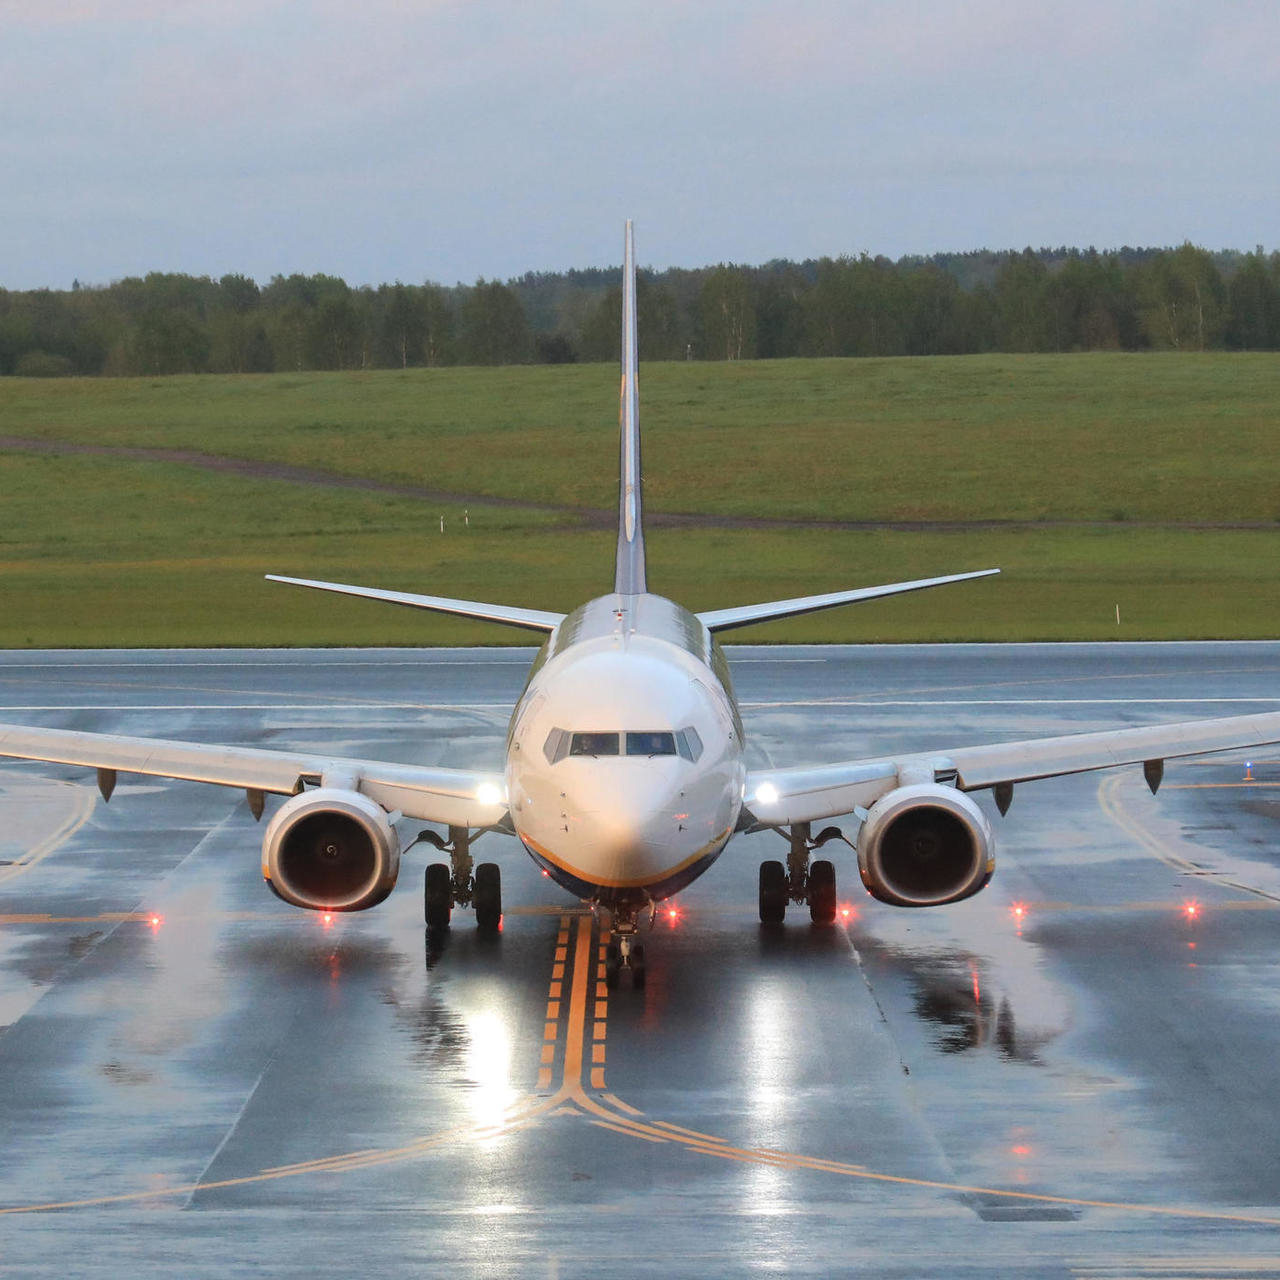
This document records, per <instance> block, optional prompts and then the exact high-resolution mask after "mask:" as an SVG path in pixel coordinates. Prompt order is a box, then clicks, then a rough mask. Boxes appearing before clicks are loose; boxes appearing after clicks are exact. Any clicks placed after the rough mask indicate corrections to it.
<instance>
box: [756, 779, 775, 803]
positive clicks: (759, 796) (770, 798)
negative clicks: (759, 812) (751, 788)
mask: <svg viewBox="0 0 1280 1280" xmlns="http://www.w3.org/2000/svg"><path fill="white" fill-rule="evenodd" d="M756 800H757V801H758V802H759V803H760V804H777V803H778V788H777V787H775V786H774V785H773V783H772V782H762V783H761V784H760V785H759V786H758V787H757V788H756Z"/></svg>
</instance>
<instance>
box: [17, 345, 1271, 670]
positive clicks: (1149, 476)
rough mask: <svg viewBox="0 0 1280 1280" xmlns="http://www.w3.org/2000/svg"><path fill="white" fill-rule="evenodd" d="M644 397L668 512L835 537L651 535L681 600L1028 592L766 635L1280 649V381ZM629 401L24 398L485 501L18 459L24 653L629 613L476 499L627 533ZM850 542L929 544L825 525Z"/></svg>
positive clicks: (835, 383)
mask: <svg viewBox="0 0 1280 1280" xmlns="http://www.w3.org/2000/svg"><path fill="white" fill-rule="evenodd" d="M641 382H642V404H641V413H642V419H643V421H644V428H645V441H644V444H645V467H646V472H645V474H646V500H647V502H648V504H649V506H650V507H651V508H652V509H654V510H659V511H668V512H705V513H710V514H712V515H718V516H721V517H723V518H725V519H726V520H732V519H735V518H742V517H773V518H783V519H787V520H794V521H799V522H801V527H777V528H769V527H756V528H751V529H743V528H732V527H715V526H714V525H707V526H698V527H690V528H679V529H651V530H650V533H649V553H650V578H651V585H652V586H653V587H654V589H656V590H659V591H662V592H663V593H664V594H670V595H672V596H674V597H675V598H677V599H679V600H680V601H681V602H682V603H685V604H688V605H689V606H691V607H694V608H710V607H716V606H720V605H726V604H732V603H740V602H746V601H751V600H758V599H769V598H774V597H778V596H791V595H800V594H807V593H809V592H817V591H828V590H834V589H836V588H839V587H842V586H846V585H859V584H863V583H870V582H876V581H885V580H892V579H896V578H900V577H915V576H924V575H931V574H938V573H946V572H957V571H962V570H966V569H975V568H985V567H988V566H993V565H998V566H1000V567H1001V568H1003V569H1004V570H1005V573H1004V576H1003V577H1001V578H999V579H995V580H994V581H991V582H983V583H978V584H973V585H965V586H960V587H955V588H948V589H944V590H941V591H938V592H930V593H926V594H923V595H918V596H910V597H905V598H902V599H898V600H892V601H885V602H881V603H878V604H874V605H864V606H860V607H856V608H852V609H846V610H839V611H835V612H832V613H828V614H821V615H815V616H812V617H808V618H801V619H794V620H791V621H789V622H784V623H776V624H771V625H769V626H767V627H760V628H756V629H754V630H752V631H743V632H741V633H737V636H736V637H735V638H741V639H742V640H824V641H825V640H868V639H876V640H934V639H996V640H1013V639H1031V638H1037V639H1110V638H1124V639H1136V638H1172V637H1212V636H1236V637H1264V636H1277V635H1280V593H1278V592H1277V591H1276V578H1277V570H1278V569H1280V409H1278V408H1277V406H1278V405H1280V359H1277V358H1276V357H1275V356H1274V355H1257V356H1255V355H1220V354H1219V355H1205V356H1195V355H1141V356H1133V355H1114V356H1113V355H1087V356H1050V357H1032V356H1025V357H1016V356H992V357H964V358H956V359H922V360H860V361H842V360H827V361H778V362H758V363H745V364H715V365H710V364H687V365H686V364H671V365H650V366H645V367H644V368H643V369H642V371H641ZM616 396H617V388H616V372H615V370H613V369H612V368H610V367H607V366H580V367H573V366H569V367H563V366H562V367H534V368H510V369H491V370H482V369H442V370H415V371H409V372H407V373H397V372H378V373H368V374H300V375H275V376H267V377H239V378H237V377H198V378H197V377H191V378H186V377H183V378H165V379H155V380H145V379H133V380H113V379H98V380H65V381H60V380H51V381H36V380H19V379H3V380H0V434H3V435H6V436H14V437H24V438H29V439H39V440H45V441H49V440H54V441H63V442H67V443H73V444H74V443H79V444H94V445H104V444H105V445H110V446H131V447H144V448H149V449H175V448H176V449H189V450H196V451H199V452H202V453H206V454H214V455H220V456H224V457H231V458H238V459H249V460H256V461H277V462H285V463H290V464H293V465H297V466H306V467H313V468H323V469H326V470H329V471H333V472H337V473H340V474H342V475H347V476H363V477H369V478H373V479H378V480H392V481H398V482H403V483H408V484H414V485H421V486H431V487H435V488H438V489H443V490H448V491H450V492H452V493H455V494H457V495H458V498H457V500H456V501H453V502H448V501H423V500H422V499H420V498H413V497H403V496H393V495H387V494H378V493H368V492H361V491H356V490H349V489H342V488H335V487H332V486H329V485H317V484H299V483H286V482H284V481H281V480H277V479H270V478H254V477H245V476H238V475H229V474H220V473H212V472H209V471H206V470H203V469H200V468H197V467H193V466H188V465H179V464H176V463H173V462H163V461H156V460H138V459H127V458H123V457H119V456H94V457H90V456H85V455H77V454H65V455H63V454H55V455H47V454H46V455H38V454H34V453H30V452H26V451H23V450H20V449H19V450H6V451H4V452H0V495H3V502H2V503H0V592H2V593H3V594H2V596H0V599H2V600H3V604H2V605H0V645H5V646H52V645H163V644H178V645H197V644H200V645H203V644H420V643H442V644H444V643H467V642H481V643H485V642H487V643H504V642H507V643H528V641H529V639H530V637H528V636H526V635H522V634H521V633H519V632H510V631H507V630H505V629H501V628H494V627H491V626H483V625H479V624H470V623H464V622H458V621H451V620H447V619H436V618H431V617H429V616H427V615H423V614H418V613H415V612H412V611H408V610H397V609H391V608H388V607H387V606H378V605H375V604H371V603H362V602H356V601H345V600H335V599H332V598H327V597H320V596H315V595H311V594H309V593H304V592H300V591H295V590H290V589H287V588H284V587H278V586H271V585H270V584H265V583H263V582H262V581H261V575H262V574H263V573H266V572H282V573H293V574H301V575H308V576H317V577H333V578H338V579H341V580H346V581H356V582H366V583H370V584H377V585H384V586H391V587H399V588H404V589H409V590H414V589H417V590H425V591H430V592H433V593H436V594H442V595H460V596H466V597H471V598H481V599H484V598H492V599H494V600H500V601H505V602H509V603H513V604H525V605H529V606H532V607H543V608H553V609H557V608H558V609H567V608H570V607H572V606H573V605H575V604H577V603H580V602H581V601H582V600H583V599H585V598H587V597H588V596H590V595H593V594H598V593H599V592H600V591H601V590H602V589H604V588H606V587H607V586H608V585H609V583H610V581H611V572H612V536H611V534H609V533H607V532H603V531H601V530H600V529H598V528H588V527H587V526H586V525H585V524H584V523H583V521H582V520H581V519H580V518H579V515H578V514H577V513H576V512H575V511H574V510H566V511H559V512H556V511H549V510H535V509H519V508H505V509H500V508H493V507H488V506H485V507H478V506H476V505H473V504H470V503H469V501H468V498H469V497H470V496H474V495H484V494H488V495H496V496H503V497H511V498H517V499H521V500H524V501H527V502H530V503H541V504H548V505H551V506H558V507H564V508H570V509H572V508H580V507H603V508H609V507H612V506H613V504H614V503H615V501H616V496H615V492H614V486H615V484H616V476H615V468H616V443H615V440H616V430H617V427H616ZM468 506H469V514H470V525H469V527H464V526H463V524H462V511H463V508H464V507H468ZM441 515H443V516H444V517H445V532H444V533H443V534H441V533H440V529H439V520H440V517H441ZM820 521H828V522H830V521H865V522H884V523H889V524H894V525H896V526H897V527H893V528H880V529H831V528H820V527H804V523H805V522H820ZM1215 526H1216V527H1215ZM1117 605H1119V607H1120V618H1121V621H1120V624H1119V625H1117V623H1116V616H1115V611H1116V606H1117Z"/></svg>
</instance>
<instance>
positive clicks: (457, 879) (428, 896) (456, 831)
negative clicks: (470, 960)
mask: <svg viewBox="0 0 1280 1280" xmlns="http://www.w3.org/2000/svg"><path fill="white" fill-rule="evenodd" d="M418 839H419V840H421V841H424V842H425V843H427V844H431V845H434V846H435V847H436V848H437V849H439V850H440V851H441V852H442V853H447V854H448V855H449V864H448V865H446V864H445V863H443V862H432V863H429V864H428V866H427V876H426V883H425V885H424V886H423V898H422V910H423V918H424V919H425V920H426V923H427V928H428V929H446V928H448V926H449V919H450V917H451V915H452V914H453V908H454V907H466V906H472V907H474V908H475V911H476V926H477V928H479V929H480V931H481V932H482V933H496V932H497V931H498V929H499V928H500V927H501V924H502V872H501V871H500V870H499V868H498V864H497V863H496V862H481V863H473V862H472V859H471V843H472V836H471V832H470V831H469V830H468V829H467V828H466V827H450V828H449V839H448V840H444V839H442V838H441V837H440V836H438V835H437V834H436V833H435V832H434V831H423V832H421V833H420V834H419V836H418Z"/></svg>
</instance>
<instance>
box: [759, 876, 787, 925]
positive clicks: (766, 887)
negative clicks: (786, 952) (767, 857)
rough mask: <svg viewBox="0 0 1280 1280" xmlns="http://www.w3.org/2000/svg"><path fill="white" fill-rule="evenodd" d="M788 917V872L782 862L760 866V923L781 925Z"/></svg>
mask: <svg viewBox="0 0 1280 1280" xmlns="http://www.w3.org/2000/svg"><path fill="white" fill-rule="evenodd" d="M786 917H787V872H786V869H785V868H784V867H783V865H782V863H780V862H762V863H761V864H760V923H761V924H781V923H782V922H783V921H784V920H785V919H786Z"/></svg>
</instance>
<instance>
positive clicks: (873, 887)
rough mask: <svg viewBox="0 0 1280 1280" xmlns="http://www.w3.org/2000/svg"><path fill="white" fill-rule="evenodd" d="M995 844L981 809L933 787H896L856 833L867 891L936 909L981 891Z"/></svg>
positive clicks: (885, 898)
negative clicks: (857, 833)
mask: <svg viewBox="0 0 1280 1280" xmlns="http://www.w3.org/2000/svg"><path fill="white" fill-rule="evenodd" d="M995 865H996V859H995V844H994V841H993V839H992V835H991V826H990V824H989V823H988V822H987V819H986V817H985V815H984V814H983V812H982V810H981V809H979V808H978V806H977V805H976V804H974V802H973V801H972V800H970V799H969V797H968V796H967V795H965V794H964V792H963V791H957V790H956V789H955V788H954V787H943V786H939V785H937V784H936V783H932V782H927V783H917V784H914V785H912V786H907V787H898V788H897V789H896V790H894V791H890V792H888V793H887V794H885V795H883V796H881V797H880V799H879V800H877V801H876V802H875V804H873V805H872V806H871V809H870V811H869V812H868V814H867V818H866V821H865V822H864V823H863V824H862V830H861V832H860V833H859V835H858V871H859V872H860V873H861V875H862V883H863V884H864V885H866V887H867V892H868V893H870V894H871V896H872V897H873V898H879V899H880V901H881V902H888V903H892V904H893V905H894V906H896V907H937V906H941V905H942V904H943V903H946V902H959V901H960V900H961V899H962V898H969V897H972V896H973V895H974V894H975V893H977V892H978V890H980V889H982V888H985V887H986V883H987V881H988V880H990V879H991V873H992V871H994V870H995Z"/></svg>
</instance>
